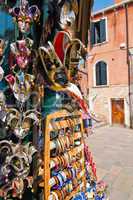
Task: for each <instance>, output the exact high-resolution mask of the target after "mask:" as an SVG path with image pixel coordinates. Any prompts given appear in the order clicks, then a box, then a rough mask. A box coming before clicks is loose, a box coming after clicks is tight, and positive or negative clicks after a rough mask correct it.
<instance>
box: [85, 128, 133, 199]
mask: <svg viewBox="0 0 133 200" xmlns="http://www.w3.org/2000/svg"><path fill="white" fill-rule="evenodd" d="M87 143H88V144H89V148H90V150H91V152H92V154H93V157H94V160H95V162H96V166H97V175H98V179H100V180H101V179H102V180H105V181H106V183H107V184H108V186H109V196H110V200H133V130H130V129H126V128H120V127H101V128H96V129H94V134H92V135H90V136H89V137H88V139H87Z"/></svg>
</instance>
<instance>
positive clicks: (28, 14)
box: [9, 0, 40, 33]
mask: <svg viewBox="0 0 133 200" xmlns="http://www.w3.org/2000/svg"><path fill="white" fill-rule="evenodd" d="M9 11H10V13H11V14H12V16H13V17H15V19H16V21H17V24H18V29H19V31H20V32H21V33H27V32H29V31H30V27H31V24H32V23H33V22H36V21H38V20H39V18H40V10H39V9H38V7H37V6H36V5H33V6H29V5H28V1H27V0H21V2H20V7H14V8H13V9H11V10H9Z"/></svg>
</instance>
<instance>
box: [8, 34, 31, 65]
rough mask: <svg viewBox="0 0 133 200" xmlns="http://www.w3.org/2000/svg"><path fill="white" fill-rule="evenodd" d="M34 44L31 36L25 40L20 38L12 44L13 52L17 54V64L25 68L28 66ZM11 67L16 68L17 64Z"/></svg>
mask: <svg viewBox="0 0 133 200" xmlns="http://www.w3.org/2000/svg"><path fill="white" fill-rule="evenodd" d="M32 45H33V41H32V40H31V39H29V38H27V39H25V40H19V41H17V42H15V43H12V44H11V45H10V47H11V52H12V53H13V55H14V56H15V60H16V64H17V66H18V67H19V68H21V69H25V68H26V67H27V66H28V64H29V61H30V56H31V49H32ZM11 68H15V65H13V66H11Z"/></svg>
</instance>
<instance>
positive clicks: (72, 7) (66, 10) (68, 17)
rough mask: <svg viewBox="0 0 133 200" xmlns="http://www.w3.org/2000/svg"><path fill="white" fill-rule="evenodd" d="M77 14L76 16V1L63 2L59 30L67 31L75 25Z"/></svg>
mask: <svg viewBox="0 0 133 200" xmlns="http://www.w3.org/2000/svg"><path fill="white" fill-rule="evenodd" d="M59 3H61V2H59ZM77 14H78V2H77V0H73V1H65V2H64V4H63V5H62V7H61V13H60V26H61V28H62V29H63V30H64V29H68V28H69V27H72V26H73V25H74V23H75V20H76V15H77Z"/></svg>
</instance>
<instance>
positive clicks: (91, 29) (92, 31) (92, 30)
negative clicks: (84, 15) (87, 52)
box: [90, 22, 95, 46]
mask: <svg viewBox="0 0 133 200" xmlns="http://www.w3.org/2000/svg"><path fill="white" fill-rule="evenodd" d="M94 30H95V26H94V23H93V22H91V28H90V43H91V46H92V45H93V44H95V32H94Z"/></svg>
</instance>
